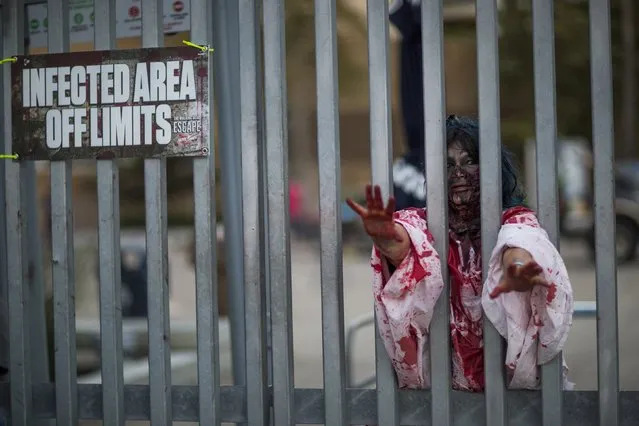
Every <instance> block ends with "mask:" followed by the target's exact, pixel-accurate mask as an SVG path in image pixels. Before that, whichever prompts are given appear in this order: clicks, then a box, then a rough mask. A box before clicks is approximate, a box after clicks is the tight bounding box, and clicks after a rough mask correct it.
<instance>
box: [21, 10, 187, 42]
mask: <svg viewBox="0 0 639 426" xmlns="http://www.w3.org/2000/svg"><path fill="white" fill-rule="evenodd" d="M141 3H142V2H141V0H116V37H117V38H118V39H121V38H127V37H140V36H141V35H142V4H141ZM190 10H191V2H190V0H164V33H165V34H166V33H176V32H182V31H189V30H190V29H191V17H190ZM27 20H28V21H27V22H28V24H27V25H28V27H29V28H28V31H29V40H30V46H31V47H33V48H43V47H46V46H47V25H48V22H47V5H46V4H44V3H39V4H32V5H29V6H27ZM93 20H94V12H93V0H69V37H70V40H71V44H74V43H87V42H91V41H93Z"/></svg>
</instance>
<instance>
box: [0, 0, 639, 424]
mask: <svg viewBox="0 0 639 426" xmlns="http://www.w3.org/2000/svg"><path fill="white" fill-rule="evenodd" d="M236 1H237V2H236ZM299 1H305V0H299ZM308 1H310V0H308ZM362 1H363V0H362ZM25 3H33V2H25V1H18V0H2V2H1V9H0V11H1V14H2V20H1V22H2V35H3V43H2V49H3V55H2V56H3V57H7V56H11V55H16V54H20V53H22V52H23V49H24V46H23V39H24V30H25V28H24V21H25ZM476 3H477V39H478V55H477V56H478V70H479V100H480V101H479V106H480V108H479V110H480V111H479V112H480V122H481V140H482V141H483V142H482V148H481V149H482V152H481V165H480V167H481V170H482V174H481V179H482V180H481V187H482V216H483V217H485V218H487V219H484V222H483V224H484V226H483V235H482V238H483V240H484V241H485V244H484V253H483V255H484V258H488V257H489V255H490V251H491V245H492V243H494V242H495V241H496V237H497V231H498V228H499V222H498V218H499V217H500V213H501V208H500V204H499V200H500V199H501V197H500V194H499V188H500V187H501V185H500V184H499V182H500V179H501V177H500V165H499V161H498V159H499V158H500V155H499V154H500V118H499V117H500V106H499V83H498V81H499V80H498V43H497V40H498V37H497V33H498V25H497V0H477V2H476ZM162 4H163V2H162V1H159V0H142V8H143V10H144V14H143V18H142V19H143V45H144V46H145V47H154V46H159V45H161V43H162V40H163V38H162V35H163V32H162V16H163V10H162ZM283 4H284V1H283V0H264V1H263V2H260V1H259V0H227V1H224V0H209V1H207V0H191V7H192V10H194V11H198V13H193V14H192V22H191V28H192V39H193V40H194V41H206V40H212V39H215V40H217V42H218V45H217V46H215V47H217V50H216V53H215V54H214V55H213V56H212V57H211V61H212V62H211V64H212V66H214V67H215V70H216V74H215V76H212V77H211V78H212V79H213V80H214V83H215V85H213V84H211V85H210V87H211V88H212V87H214V86H215V87H216V88H217V89H218V92H219V93H218V95H219V96H218V98H219V99H221V100H222V102H223V103H222V104H220V105H218V108H219V114H218V116H219V119H220V120H219V123H220V131H221V133H220V134H221V136H222V138H224V140H223V142H224V143H223V144H220V145H221V155H222V157H223V160H224V161H223V162H222V167H223V176H224V177H225V179H227V180H226V181H227V182H229V185H233V184H234V183H238V182H240V180H239V179H236V178H237V177H238V176H235V175H234V173H235V172H236V171H238V172H239V170H241V188H239V187H238V188H237V189H238V191H235V193H232V192H233V190H232V188H226V190H227V191H228V193H227V194H226V195H225V199H226V201H228V203H226V204H227V206H225V209H226V211H225V216H226V217H228V218H230V219H229V220H230V221H231V222H229V223H227V231H228V233H229V234H230V235H232V236H235V237H238V239H239V240H242V243H241V244H240V243H239V241H236V242H235V243H234V244H236V245H235V246H232V247H231V250H230V251H229V257H230V259H229V265H230V266H231V268H235V269H234V271H235V272H233V273H232V276H234V277H236V278H237V277H238V276H239V277H240V278H241V277H242V276H243V283H244V284H243V287H242V293H240V294H243V303H242V300H239V303H237V304H236V305H235V306H233V309H234V316H233V318H234V319H233V320H232V322H233V324H232V327H233V329H234V332H233V334H234V336H235V338H236V341H235V344H234V348H235V350H236V352H235V354H234V356H235V360H236V361H237V364H238V365H239V367H238V371H239V372H237V374H236V379H237V378H238V377H240V378H241V379H240V383H245V385H242V384H240V385H235V386H220V379H219V376H220V373H219V354H218V314H217V300H216V294H217V283H216V278H215V267H214V265H215V228H214V223H215V204H214V201H215V197H214V195H215V194H214V193H213V191H214V190H213V188H214V156H213V155H212V156H211V157H210V158H208V159H196V160H194V161H193V169H194V178H193V185H194V193H195V203H196V204H195V227H196V229H197V233H196V288H197V290H196V291H197V296H196V297H197V343H198V345H197V356H198V361H197V367H198V385H196V386H172V385H171V369H170V347H169V342H168V339H167V336H168V334H169V312H168V276H167V264H168V254H167V253H168V251H167V250H168V249H167V211H166V209H167V200H166V164H165V162H164V161H163V160H155V159H148V160H145V189H146V191H145V192H146V196H145V202H146V238H147V247H148V260H147V262H148V282H149V283H150V285H149V289H148V302H149V317H148V337H149V349H150V352H149V364H150V374H149V376H150V377H149V383H150V384H149V385H148V386H136V385H124V384H123V377H122V375H123V373H122V360H123V356H122V355H123V354H122V318H121V313H120V278H119V271H120V264H119V262H120V260H119V258H120V257H119V252H120V251H119V235H120V230H119V226H120V225H119V203H118V200H119V198H118V197H119V194H118V169H117V167H116V165H115V164H114V163H113V162H112V161H111V160H99V161H98V182H99V184H98V200H99V253H100V322H101V351H102V352H101V356H102V384H101V385H89V384H84V385H83V384H78V383H77V373H76V371H77V365H76V351H75V347H76V340H75V336H76V335H75V306H74V270H73V263H74V252H73V229H72V228H73V227H72V221H71V218H72V211H73V210H72V199H71V168H72V164H71V163H70V162H52V163H51V191H52V197H51V218H52V263H53V287H54V319H55V347H56V350H55V352H54V354H52V356H53V357H54V358H55V366H56V368H55V380H54V382H53V383H42V380H41V379H40V378H41V377H44V374H43V373H42V371H39V370H38V369H39V368H40V367H39V364H40V363H39V362H37V361H34V359H37V358H38V357H39V356H41V353H42V352H41V350H42V349H43V348H42V347H37V344H38V342H42V339H41V338H42V336H41V335H38V333H40V330H42V327H43V322H44V320H43V316H42V313H41V312H39V310H38V309H36V306H42V304H41V302H42V300H43V299H42V298H43V296H42V294H43V290H42V289H41V288H37V286H35V285H34V283H38V282H41V280H38V279H37V277H34V276H33V271H34V269H33V264H34V262H36V260H35V259H37V256H38V254H37V253H33V252H32V251H30V248H31V247H33V244H32V242H33V241H34V240H33V232H34V231H33V229H34V228H33V227H34V226H35V221H34V219H33V217H32V216H31V214H30V212H32V211H34V209H35V201H34V199H35V198H34V197H35V195H34V194H35V181H34V166H33V164H29V163H19V162H12V161H2V163H1V164H0V167H1V169H0V171H2V174H3V188H2V189H3V190H2V191H0V194H1V196H2V199H0V202H2V204H3V207H4V208H3V212H4V215H3V216H2V220H3V223H2V224H1V225H2V226H1V227H0V229H2V233H1V234H0V243H1V244H2V248H1V250H2V253H3V256H2V262H1V265H2V269H1V270H0V272H1V274H2V275H1V277H2V281H1V283H2V284H3V285H2V288H1V289H0V290H2V291H1V292H0V297H1V298H4V299H5V300H7V302H8V313H9V319H10V345H9V346H10V382H9V383H2V384H0V404H1V406H3V407H10V415H11V424H12V425H16V426H30V425H32V424H34V422H36V421H37V420H36V419H40V418H49V419H53V418H55V419H57V424H58V425H74V424H77V422H78V420H79V419H104V424H105V425H124V422H125V420H151V423H152V424H153V425H167V424H170V423H171V421H174V420H175V421H193V422H196V421H199V422H200V423H201V424H206V425H212V424H220V422H240V423H248V424H249V425H251V426H253V425H255V426H258V425H266V424H274V425H278V426H279V425H292V424H296V423H302V424H319V423H323V424H327V425H331V426H338V425H345V424H380V425H388V426H392V425H400V424H402V425H416V424H420V425H438V426H446V425H453V424H454V425H480V424H488V425H491V426H493V425H494V426H499V425H507V424H509V425H535V424H543V425H544V426H556V425H596V424H599V425H606V426H612V425H621V424H623V425H631V424H638V423H639V394H637V393H636V392H622V391H620V388H619V373H618V371H619V361H618V346H619V345H618V337H617V334H618V331H617V285H616V265H615V258H614V252H615V236H614V223H615V222H614V211H613V195H614V187H613V108H612V75H611V74H612V73H611V35H610V33H611V31H610V5H609V1H608V0H590V20H591V21H590V22H591V23H590V37H591V41H590V43H591V63H592V78H591V81H592V94H593V95H592V96H593V99H592V100H593V102H592V104H593V142H594V146H595V155H594V158H595V164H594V169H595V182H596V185H595V197H596V244H597V258H596V266H597V308H598V310H597V313H598V315H597V336H598V341H597V348H598V349H597V350H598V358H597V359H598V379H599V391H598V392H596V391H593V392H576V391H562V389H561V380H560V377H561V376H560V367H561V366H560V362H559V359H556V360H555V361H553V362H551V363H550V364H548V365H545V366H544V367H543V369H542V382H543V390H542V391H540V392H533V391H507V390H506V389H505V384H504V376H503V374H502V367H503V366H502V364H503V363H502V341H501V338H500V337H499V335H498V334H497V332H496V331H495V330H494V329H493V327H492V326H491V325H490V324H489V323H488V322H486V325H485V347H486V348H485V350H486V362H487V364H486V392H485V394H484V395H481V394H470V393H460V392H455V391H452V390H451V377H450V364H449V362H450V361H449V360H450V345H449V344H441V342H449V338H450V333H449V324H448V317H449V312H448V306H449V305H448V300H447V299H448V298H447V297H444V296H442V297H441V299H440V301H439V303H438V305H437V308H436V312H435V315H434V318H433V322H432V330H431V333H432V338H431V339H430V340H431V342H437V343H438V344H437V345H434V346H433V347H432V351H431V353H432V361H431V362H432V369H431V371H432V390H429V391H405V390H401V391H398V390H397V388H396V385H395V378H394V373H393V370H392V368H391V365H390V363H389V361H388V359H387V357H386V354H385V351H384V347H383V344H382V343H381V342H380V340H379V339H377V341H376V345H375V353H376V356H377V362H376V378H377V379H376V380H377V386H376V389H349V388H347V374H346V372H347V365H346V356H345V339H344V337H345V336H344V317H343V288H342V287H343V279H342V244H341V220H340V218H341V191H340V186H341V177H340V165H339V164H340V161H339V160H340V140H339V132H338V129H339V119H338V80H337V38H336V4H335V0H316V1H315V30H316V60H317V61H316V62H317V87H318V90H317V111H318V112H317V122H318V126H317V127H318V134H317V138H318V158H319V169H320V212H321V281H322V292H321V294H322V323H323V324H322V325H323V349H324V353H323V359H324V388H323V389H297V388H294V385H293V377H294V373H293V346H292V313H291V273H290V259H291V253H290V243H289V224H288V212H287V204H288V195H287V194H288V191H287V188H288V154H287V153H288V141H287V130H286V129H287V120H286V108H287V95H286V85H285V81H286V76H285V60H284V59H285V54H284V53H285V52H284V45H283V40H284V31H285V29H284V6H283ZM532 4H533V6H532V7H533V17H534V20H533V21H534V23H533V25H534V40H533V42H534V52H535V57H534V59H535V61H534V74H535V111H536V140H537V141H538V143H537V148H536V149H537V153H536V154H537V155H536V158H537V159H538V162H537V171H538V175H537V183H538V185H537V187H538V188H540V190H539V191H538V194H537V195H538V196H537V206H538V211H539V218H540V221H541V222H542V224H543V226H544V227H545V228H546V229H547V231H548V233H549V235H550V236H551V238H552V240H553V241H554V242H555V243H558V234H559V232H558V211H557V205H558V202H557V201H558V200H557V179H556V176H557V164H556V152H557V149H556V133H557V125H556V110H555V89H554V88H555V77H554V74H555V72H554V36H553V32H554V31H553V1H552V0H534V1H533V2H532ZM235 6H239V7H238V9H235ZM442 9H443V6H442V0H423V2H422V28H423V33H422V37H423V53H424V57H425V58H428V60H427V61H425V62H424V85H425V87H424V91H425V93H427V94H428V96H426V101H425V102H426V103H425V118H426V120H425V123H426V140H427V141H428V143H427V148H426V158H427V167H426V170H427V182H428V188H427V198H428V205H429V209H430V214H429V217H430V228H431V229H432V232H433V235H434V237H435V240H436V242H437V246H436V247H437V249H438V251H439V252H440V253H445V252H446V251H447V241H448V239H447V238H444V236H445V235H446V229H447V205H446V197H445V188H443V186H442V185H440V184H439V183H440V182H444V176H445V132H444V118H445V112H446V108H445V101H444V99H445V97H444V72H443V20H442ZM67 10H68V0H49V1H48V20H49V41H48V43H49V52H64V51H67V50H68V49H69V22H68V14H67V13H66V11H67ZM234 11H235V12H236V13H237V15H234V14H233V12H234ZM95 15H96V16H97V17H98V19H96V22H95V29H96V34H99V36H96V38H95V47H96V49H111V48H113V47H114V33H115V25H114V22H115V1H114V0H108V1H107V0H95ZM213 23H215V25H213ZM261 26H262V27H261ZM238 28H239V29H238ZM260 28H263V32H262V31H260ZM236 31H237V32H236ZM214 32H215V34H214ZM236 35H237V37H236ZM214 36H215V37H214ZM262 39H263V40H262ZM368 39H369V52H368V54H369V72H370V119H371V121H370V122H371V129H370V130H371V132H370V133H371V138H372V140H371V161H372V169H373V177H372V179H373V181H374V182H375V183H377V184H380V185H381V186H382V188H383V191H384V193H385V195H388V193H389V190H390V188H391V167H390V164H391V158H392V152H391V118H390V84H389V65H388V64H389V23H388V1H387V0H368ZM262 41H263V46H264V51H263V52H262V51H261V46H262ZM229 49H237V50H238V51H239V64H236V65H239V68H237V69H236V68H233V64H232V63H231V65H228V67H227V64H228V63H230V61H232V58H231V55H229V52H228V50H229ZM224 61H229V62H226V63H225V62H224ZM229 70H231V71H229ZM236 70H239V74H238V72H237V71H236ZM2 75H3V85H2V89H3V100H4V102H3V104H2V105H3V107H2V112H3V117H4V120H3V133H2V134H3V135H4V139H3V143H4V144H3V146H4V151H5V152H11V135H12V129H11V114H10V109H11V100H10V99H11V94H10V90H9V88H10V72H9V70H8V68H6V67H4V68H3V69H2ZM236 78H237V79H238V80H237V81H236V80H234V79H236ZM212 82H213V81H212ZM238 87H239V91H236V90H235V89H236V88H238ZM211 90H212V89H211ZM210 99H213V96H211V97H210ZM210 106H211V110H212V107H213V105H210ZM240 107H241V108H240ZM213 115H214V114H211V116H213ZM238 117H239V122H240V126H239V131H240V132H239V134H238V132H237V131H238V128H236V127H234V124H233V122H234V119H237V118H238ZM212 137H213V136H212V135H211V138H212ZM238 139H241V146H239V147H237V145H233V142H234V141H236V140H238ZM211 142H212V141H211ZM211 146H213V145H212V143H211ZM222 146H223V148H222ZM237 148H241V152H240V150H238V149H237ZM240 154H241V155H240ZM240 158H241V165H240V166H238V162H239V161H240ZM240 191H241V192H240ZM240 194H241V197H240ZM258 195H259V196H258ZM240 209H241V210H240ZM240 217H241V218H242V220H243V223H240V222H239V221H237V220H238V219H239V218H240ZM234 219H235V220H236V222H233V220H234ZM240 232H241V233H242V235H243V238H242V236H241V235H240V234H239V233H240ZM242 253H243V257H241V255H242ZM4 254H6V256H5V255H4ZM240 257H241V258H240ZM442 258H444V259H445V258H446V256H442ZM238 265H239V266H238ZM241 265H243V270H239V269H238V268H241V267H242V266H241ZM443 270H444V273H446V268H444V269H443ZM446 293H447V292H446V291H444V292H443V293H442V294H443V295H444V294H446ZM269 305H270V309H267V308H268V307H269ZM267 311H269V312H270V315H269V316H270V333H267V332H268V330H267V328H269V327H267V324H268V322H267V320H266V319H267ZM268 335H270V336H271V337H270V339H271V340H272V342H271V346H272V354H271V355H270V356H269V355H268V351H267V336H268ZM34 346H36V347H34ZM0 349H1V348H0ZM242 367H245V368H242ZM269 370H271V371H272V377H271V378H269V375H271V374H269ZM244 375H245V377H242V376H244ZM269 382H270V383H269ZM271 415H272V416H273V420H272V421H271V420H270V416H271Z"/></svg>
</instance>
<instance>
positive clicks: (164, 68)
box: [11, 47, 209, 160]
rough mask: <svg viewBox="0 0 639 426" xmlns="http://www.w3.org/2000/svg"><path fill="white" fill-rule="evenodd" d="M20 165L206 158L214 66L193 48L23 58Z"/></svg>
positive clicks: (16, 140)
mask: <svg viewBox="0 0 639 426" xmlns="http://www.w3.org/2000/svg"><path fill="white" fill-rule="evenodd" d="M11 73H12V76H11V78H12V89H13V90H12V96H13V104H12V105H13V111H12V112H13V149H14V152H15V153H16V154H18V155H19V158H20V159H25V160H60V159H80V158H85V159H87V158H114V157H169V156H206V155H208V149H207V145H206V138H205V135H207V134H208V132H209V128H208V116H209V111H208V101H209V99H208V58H207V57H206V56H203V55H201V54H200V52H199V51H198V50H196V49H193V48H190V47H171V48H156V49H136V50H114V51H98V52H83V53H72V54H67V53H64V54H49V55H37V56H22V57H18V60H17V62H15V63H13V65H12V68H11Z"/></svg>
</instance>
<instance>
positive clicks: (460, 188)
mask: <svg viewBox="0 0 639 426" xmlns="http://www.w3.org/2000/svg"><path fill="white" fill-rule="evenodd" d="M469 189H470V186H468V185H466V184H456V185H452V186H451V187H450V190H451V191H452V192H464V191H468V190H469Z"/></svg>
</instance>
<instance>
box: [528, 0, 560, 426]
mask: <svg viewBox="0 0 639 426" xmlns="http://www.w3.org/2000/svg"><path fill="white" fill-rule="evenodd" d="M532 7H533V51H534V55H533V62H534V74H535V134H536V154H535V155H536V160H537V209H538V215H539V221H540V223H541V225H542V226H543V227H544V228H545V230H546V231H547V232H548V236H549V237H550V240H551V241H552V242H553V244H555V246H557V248H559V215H558V213H559V211H558V208H557V205H558V187H557V114H556V103H555V46H554V38H555V30H554V17H553V15H554V13H553V7H554V6H553V1H552V0H537V1H534V2H533V5H532ZM562 378H563V374H562V355H561V353H560V354H558V355H557V356H556V357H555V359H553V360H552V361H550V362H549V363H548V364H546V365H544V366H543V367H542V372H541V382H542V407H543V424H544V425H545V426H550V425H559V424H562V412H563V409H562V406H563V392H562V389H563V381H562Z"/></svg>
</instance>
